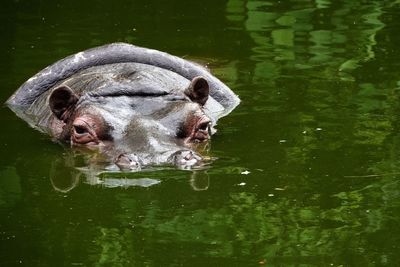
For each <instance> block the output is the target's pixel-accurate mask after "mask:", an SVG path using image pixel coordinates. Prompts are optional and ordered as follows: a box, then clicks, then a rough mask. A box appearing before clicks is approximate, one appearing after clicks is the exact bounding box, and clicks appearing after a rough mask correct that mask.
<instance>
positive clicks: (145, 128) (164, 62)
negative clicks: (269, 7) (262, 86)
mask: <svg viewBox="0 0 400 267" xmlns="http://www.w3.org/2000/svg"><path fill="white" fill-rule="evenodd" d="M238 103H239V99H238V98H237V96H236V95H234V94H233V93H232V91H230V89H229V88H228V87H226V85H224V84H223V83H222V82H220V81H219V80H218V79H217V78H215V77H214V76H212V75H211V74H210V73H209V72H208V71H206V70H205V69H204V68H202V67H200V66H198V65H196V64H193V63H191V62H189V61H186V60H183V59H180V58H177V57H174V56H171V55H168V54H166V53H163V52H159V51H155V50H150V49H145V48H139V47H136V46H132V45H127V44H121V43H119V44H110V45H106V46H103V47H98V48H94V49H91V50H87V51H84V52H81V53H78V54H75V55H72V56H70V57H67V58H65V59H63V60H60V61H58V62H56V63H55V64H53V65H51V66H49V67H47V68H46V69H44V70H43V71H41V72H39V73H38V74H37V75H35V76H34V77H32V78H31V79H29V80H28V81H27V82H26V83H25V84H23V85H22V86H21V87H20V89H19V90H17V91H16V93H14V95H13V96H11V97H10V99H9V100H8V101H7V104H8V105H9V106H10V108H11V109H12V110H14V111H15V112H16V113H17V115H19V116H20V117H21V118H23V119H24V120H26V121H27V122H28V123H29V124H30V125H31V126H32V127H34V128H37V129H39V130H40V131H42V132H45V133H48V134H49V135H51V136H53V137H54V138H55V139H57V140H62V141H65V142H68V143H71V144H72V145H73V146H78V147H87V148H89V149H95V150H99V151H100V152H101V153H103V154H104V155H106V157H107V158H108V159H109V160H110V161H112V162H114V163H115V164H116V165H117V166H118V167H119V168H120V169H122V170H126V169H128V170H137V169H140V168H141V167H142V166H146V165H160V164H171V163H172V164H175V165H177V166H180V167H184V168H186V167H191V166H193V165H196V164H199V163H201V161H202V158H201V156H199V155H198V154H197V153H196V152H194V151H195V150H196V147H197V144H199V143H205V142H207V141H208V140H209V139H210V136H211V134H212V133H213V132H214V129H213V126H214V125H215V124H216V122H217V120H218V119H219V118H220V117H222V116H225V115H226V114H228V113H229V112H230V111H231V110H232V109H233V108H234V107H235V106H236V105H237V104H238Z"/></svg>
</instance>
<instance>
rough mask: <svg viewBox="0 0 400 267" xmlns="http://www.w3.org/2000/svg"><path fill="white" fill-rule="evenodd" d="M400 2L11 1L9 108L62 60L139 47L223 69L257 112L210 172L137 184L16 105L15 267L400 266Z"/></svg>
mask: <svg viewBox="0 0 400 267" xmlns="http://www.w3.org/2000/svg"><path fill="white" fill-rule="evenodd" d="M399 7H400V6H399V3H398V1H378V0H376V1H328V0H316V1H245V0H229V1H201V2H199V1H198V2H185V1H172V2H162V3H160V2H157V1H118V3H114V2H113V3H111V2H107V1H94V0H92V1H84V2H79V1H68V2H66V1H47V0H45V1H8V2H7V3H6V4H4V7H3V9H2V12H1V13H0V14H1V18H2V22H3V23H2V24H3V26H4V27H3V29H2V42H1V43H0V45H1V48H2V51H3V52H2V53H1V62H2V64H0V68H1V71H2V75H0V81H1V85H2V87H3V88H2V89H3V90H0V99H1V100H2V101H3V102H4V101H5V100H6V99H7V97H8V96H10V95H11V94H12V92H13V91H14V90H15V89H16V88H18V86H19V85H20V84H21V83H22V82H23V81H24V80H26V79H27V78H29V77H30V76H31V75H33V74H34V73H35V72H36V71H38V70H39V69H41V68H43V67H45V66H47V65H48V64H51V63H52V62H54V61H55V60H57V59H59V58H61V57H64V56H66V55H68V54H71V53H74V52H77V51H80V50H83V49H86V48H88V47H91V46H95V45H100V44H104V43H108V42H115V41H125V42H130V43H134V44H137V45H141V46H146V47H150V48H155V49H159V50H164V51H167V52H170V53H172V54H176V55H178V56H182V57H185V58H189V59H196V60H198V61H199V62H201V64H205V65H208V66H209V68H210V69H211V70H212V71H213V72H214V73H215V74H216V76H217V77H219V78H221V79H222V80H223V81H225V82H226V83H227V84H228V85H229V86H230V87H231V88H232V89H233V90H234V91H235V92H236V93H238V94H239V95H240V97H241V99H242V104H241V105H240V106H239V107H238V108H237V109H236V110H235V111H234V112H233V113H232V114H231V115H230V116H228V117H226V118H224V119H222V120H221V121H220V123H219V125H218V130H219V131H218V132H217V134H216V135H215V136H214V139H213V141H212V144H211V149H210V156H211V157H215V158H217V159H216V160H214V161H212V162H211V164H210V165H209V166H207V168H204V169H200V170H195V171H183V170H176V169H157V170H148V171H144V172H140V173H130V174H121V173H113V172H102V171H101V170H102V169H101V168H100V169H99V168H98V166H92V165H90V164H89V163H88V161H87V160H86V159H85V158H80V156H79V155H78V156H77V157H75V156H72V157H71V154H70V153H74V152H72V151H71V150H70V149H69V148H64V147H62V146H60V145H58V144H54V143H53V142H51V140H49V138H48V137H46V136H43V135H41V134H40V133H38V132H35V131H33V130H32V129H30V128H29V127H28V126H27V125H25V123H24V122H22V121H20V120H19V119H18V118H17V117H16V116H15V115H14V114H12V112H10V111H9V110H8V109H6V108H2V109H0V120H1V123H2V125H3V126H2V131H1V134H0V159H1V160H0V185H1V189H0V213H1V214H0V218H1V219H0V248H1V249H0V251H1V252H0V264H1V265H2V266H13V265H26V266H71V265H73V266H75V265H76V266H80V265H83V266H138V265H139V266H142V265H144V266H171V265H172V266H175V265H180V266H182V265H183V266H204V265H211V266H215V265H224V266H255V265H260V264H261V265H263V264H265V265H268V266H329V265H331V264H333V266H341V265H343V266H397V265H399V264H400V256H399V255H398V251H399V239H400V232H399V230H398V224H399V221H400V216H399V214H400V213H399V212H400V194H399V192H400V186H399V182H398V177H399V175H400V165H399V159H400V153H399V151H400V135H399V134H398V133H399V129H400V127H399V126H400V124H399V119H398V114H399V111H400V106H399V104H398V103H399V92H400V90H399V88H400V78H399V73H398V69H399V67H400V63H399V62H400V61H399V52H398V47H399V44H400V37H399V35H398V30H397V29H398V28H399V26H400V25H399V21H400V8H399ZM103 171H104V170H103ZM107 179H108V180H107Z"/></svg>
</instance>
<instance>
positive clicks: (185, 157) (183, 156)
mask: <svg viewBox="0 0 400 267" xmlns="http://www.w3.org/2000/svg"><path fill="white" fill-rule="evenodd" d="M172 159H173V162H174V163H175V164H176V165H177V166H178V167H182V168H190V167H192V166H194V165H196V164H198V163H199V162H200V161H201V160H202V158H201V157H200V156H199V155H197V154H196V153H195V152H193V151H190V150H180V151H178V152H175V153H174V154H173V155H172Z"/></svg>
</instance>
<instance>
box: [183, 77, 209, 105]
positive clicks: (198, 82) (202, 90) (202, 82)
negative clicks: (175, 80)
mask: <svg viewBox="0 0 400 267" xmlns="http://www.w3.org/2000/svg"><path fill="white" fill-rule="evenodd" d="M209 92H210V87H209V85H208V82H207V80H206V79H205V78H203V77H201V76H197V77H194V78H193V80H192V82H191V83H190V85H189V87H188V88H186V90H185V94H186V95H187V96H188V97H189V98H190V100H192V101H193V102H197V103H199V104H200V105H204V104H205V103H206V102H207V99H208V94H209Z"/></svg>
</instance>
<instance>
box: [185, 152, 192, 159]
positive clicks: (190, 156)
mask: <svg viewBox="0 0 400 267" xmlns="http://www.w3.org/2000/svg"><path fill="white" fill-rule="evenodd" d="M192 158H193V153H192V152H191V151H190V152H189V153H187V154H186V156H184V159H185V160H191V159H192Z"/></svg>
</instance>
